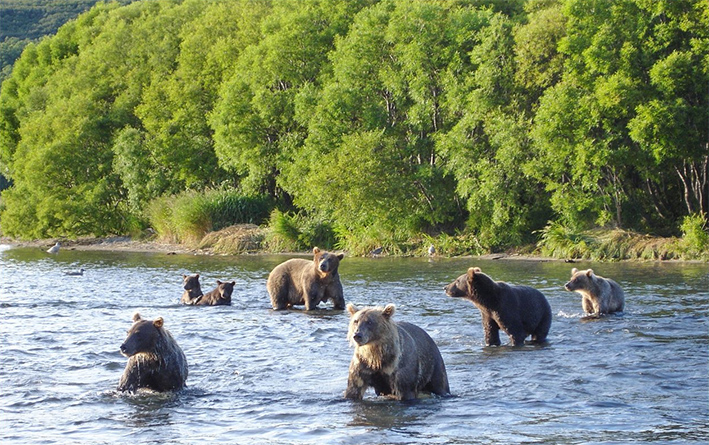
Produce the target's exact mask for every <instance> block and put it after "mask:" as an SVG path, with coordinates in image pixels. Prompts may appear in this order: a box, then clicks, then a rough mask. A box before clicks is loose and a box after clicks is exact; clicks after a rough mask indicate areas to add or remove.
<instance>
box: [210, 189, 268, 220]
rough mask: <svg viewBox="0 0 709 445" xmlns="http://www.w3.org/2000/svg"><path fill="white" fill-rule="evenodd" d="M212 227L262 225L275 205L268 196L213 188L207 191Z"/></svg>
mask: <svg viewBox="0 0 709 445" xmlns="http://www.w3.org/2000/svg"><path fill="white" fill-rule="evenodd" d="M206 199H207V207H208V213H209V215H210V218H211V220H212V229H213V230H221V229H223V228H225V227H229V226H232V225H234V224H256V225H261V224H262V223H263V222H264V221H265V220H266V219H267V218H268V217H269V213H270V211H271V208H272V207H273V204H272V202H271V200H270V199H269V198H268V197H267V196H263V195H262V196H245V195H243V194H242V193H241V192H240V191H238V190H234V189H231V190H213V191H209V192H207V193H206Z"/></svg>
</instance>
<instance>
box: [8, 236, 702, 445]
mask: <svg viewBox="0 0 709 445" xmlns="http://www.w3.org/2000/svg"><path fill="white" fill-rule="evenodd" d="M287 258H288V257H284V256H238V257H204V256H188V255H164V254H144V253H111V252H93V251H92V252H80V251H70V250H63V251H61V252H60V253H59V254H58V255H56V256H49V255H47V254H46V253H44V252H43V251H41V250H39V249H28V248H13V249H8V248H2V249H0V410H1V411H0V442H2V443H13V442H14V443H33V442H35V443H36V442H42V443H180V444H191V443H198V442H205V441H209V442H222V443H244V444H261V443H266V444H290V443H337V444H370V443H371V444H378V443H392V444H403V443H434V444H435V443H461V444H463V443H609V442H614V443H624V442H648V441H657V442H665V443H668V442H675V443H691V442H696V443H699V442H701V443H706V442H707V441H709V347H708V346H709V341H708V340H709V326H708V323H707V321H708V310H709V268H708V266H707V264H664V263H663V264H660V263H648V264H645V263H643V264H626V263H622V264H590V263H579V264H574V265H573V266H575V267H578V268H580V269H583V268H587V267H593V268H594V270H595V271H596V273H598V274H600V275H603V276H607V277H611V278H614V279H615V280H616V281H618V282H619V283H620V285H621V286H622V287H623V288H624V290H625V294H626V303H627V304H626V312H625V313H624V314H622V315H619V316H611V317H607V318H603V319H600V320H593V321H586V320H582V319H581V317H582V313H581V312H582V311H581V299H580V297H579V296H578V295H577V294H573V293H571V292H567V291H565V290H564V289H563V285H564V283H565V282H566V281H567V280H568V278H569V275H570V269H571V266H572V265H569V264H563V263H556V262H554V263H544V262H527V261H505V260H498V261H483V260H474V259H436V260H433V261H429V260H428V259H386V258H379V259H371V258H367V259H364V258H345V259H344V260H343V262H342V263H341V266H340V273H341V276H342V280H343V285H344V289H345V298H346V299H347V301H349V302H353V303H355V304H357V305H384V304H386V303H394V304H396V306H397V313H396V315H395V318H396V319H398V320H404V321H409V322H412V323H414V324H417V325H419V326H421V327H422V328H424V329H425V330H427V331H428V333H429V334H430V335H431V336H432V337H433V339H434V340H435V341H436V342H437V343H438V346H439V348H440V350H441V353H442V355H443V359H444V361H445V363H446V367H447V370H448V377H449V381H450V387H451V391H452V392H453V396H452V397H448V398H435V397H428V398H423V399H420V400H418V401H417V402H416V403H400V402H396V401H392V400H388V399H384V398H377V397H376V396H375V395H374V393H373V392H371V390H370V391H369V392H368V393H367V395H366V396H365V400H364V401H362V402H353V401H349V400H344V399H343V398H342V394H343V391H344V389H345V387H346V384H347V369H348V365H349V361H350V359H351V357H352V349H351V348H350V347H349V345H348V343H347V339H346V333H347V324H348V317H347V313H346V312H343V311H334V310H332V309H331V308H330V305H329V304H326V305H321V306H323V310H318V311H314V312H313V313H305V312H303V311H299V310H293V311H283V312H274V311H272V310H271V309H270V305H269V300H268V294H267V293H266V278H267V277H268V273H269V272H270V270H271V269H272V268H273V267H274V266H276V265H277V264H278V263H280V262H281V261H284V260H285V259H287ZM473 265H475V266H479V267H481V268H482V270H483V271H484V272H486V273H488V274H489V275H491V276H492V277H493V278H494V279H497V280H504V281H508V282H513V283H516V284H525V285H530V286H533V287H536V288H538V289H540V290H541V291H542V292H543V293H544V294H545V295H546V296H547V298H548V299H549V301H550V303H551V306H552V312H553V315H554V319H553V322H552V326H551V331H550V334H549V342H550V343H549V345H548V346H545V347H534V346H525V347H523V348H519V349H512V348H508V347H504V346H503V347H498V348H486V347H483V335H482V328H481V325H480V313H479V312H478V310H477V309H475V307H474V306H473V305H472V304H470V303H468V302H465V301H460V300H453V299H451V298H447V297H446V296H445V294H444V292H443V290H442V288H443V286H444V285H446V284H448V283H449V282H450V281H452V280H453V279H454V278H456V277H457V276H458V275H460V274H462V273H464V272H465V270H466V269H467V268H468V267H469V266H473ZM78 268H84V269H86V272H85V273H84V275H83V276H66V275H64V271H66V270H73V269H78ZM183 273H200V274H201V276H202V280H201V281H202V289H203V291H205V292H206V291H208V290H211V289H212V288H214V286H215V284H216V283H215V281H216V280H217V279H220V280H236V283H237V285H236V288H235V291H234V296H233V305H232V306H230V307H184V306H180V305H179V304H178V302H179V297H180V294H181V282H182V279H181V275H182V274H183ZM136 311H138V312H140V313H141V315H143V316H144V317H146V318H156V317H158V316H160V317H163V318H164V319H165V327H166V328H167V329H169V330H170V331H171V332H172V334H173V336H174V337H175V338H176V340H177V342H178V343H179V344H180V346H181V347H182V349H183V350H184V352H185V355H186V356H187V360H188V362H189V378H188V380H187V384H188V388H187V389H186V390H184V391H182V392H179V393H176V394H139V395H133V396H129V395H123V394H118V393H116V392H115V390H114V389H115V387H116V385H117V383H118V379H119V377H120V375H121V373H122V372H123V368H124V366H125V363H126V358H125V357H123V356H121V354H120V353H119V350H118V347H119V346H120V344H121V343H122V342H123V340H124V338H125V332H126V330H127V329H128V328H129V327H130V325H131V316H132V315H133V313H134V312H136ZM506 340H507V339H506V338H505V337H504V336H503V342H504V341H506Z"/></svg>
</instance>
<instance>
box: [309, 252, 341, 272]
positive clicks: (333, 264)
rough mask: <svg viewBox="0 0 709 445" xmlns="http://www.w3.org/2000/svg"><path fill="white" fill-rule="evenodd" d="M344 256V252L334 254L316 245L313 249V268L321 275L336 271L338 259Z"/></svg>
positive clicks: (338, 263)
mask: <svg viewBox="0 0 709 445" xmlns="http://www.w3.org/2000/svg"><path fill="white" fill-rule="evenodd" d="M344 257H345V255H344V254H342V253H341V254H339V255H335V254H334V253H330V252H326V251H324V250H320V249H318V248H317V247H315V248H314V249H313V263H314V264H315V268H316V269H317V271H318V272H319V273H320V274H321V275H329V274H333V273H336V272H337V268H338V267H339V265H340V261H341V260H342V259H343V258H344Z"/></svg>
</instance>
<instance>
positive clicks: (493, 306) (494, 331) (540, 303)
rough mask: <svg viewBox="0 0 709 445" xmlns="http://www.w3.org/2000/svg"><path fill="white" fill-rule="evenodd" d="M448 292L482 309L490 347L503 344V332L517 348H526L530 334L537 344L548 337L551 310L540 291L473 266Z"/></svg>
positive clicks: (486, 337) (453, 283)
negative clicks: (512, 283)
mask: <svg viewBox="0 0 709 445" xmlns="http://www.w3.org/2000/svg"><path fill="white" fill-rule="evenodd" d="M444 289H445V291H446V294H447V295H448V296H450V297H454V298H465V299H468V300H470V301H472V302H473V304H474V305H475V306H476V307H477V308H478V309H480V313H481V315H482V323H483V331H484V333H485V344H486V345H487V346H493V345H494V346H498V345H500V329H502V330H503V331H505V333H507V335H508V336H509V337H510V342H511V343H512V345H514V346H522V345H524V339H525V338H527V336H529V335H531V336H532V342H533V343H537V344H539V343H544V341H545V340H546V338H547V334H548V333H549V327H550V326H551V307H550V306H549V302H548V301H547V299H546V297H544V294H542V293H541V292H539V291H538V290H537V289H534V288H532V287H529V286H515V285H510V284H507V283H505V282H502V281H493V280H492V279H491V278H490V277H489V276H487V275H485V274H484V273H482V271H481V270H480V268H479V267H471V268H470V269H468V273H467V274H465V275H461V276H460V277H458V279H456V280H455V281H454V282H452V283H451V284H449V285H448V286H446V287H445V288H444Z"/></svg>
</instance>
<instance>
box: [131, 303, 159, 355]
mask: <svg viewBox="0 0 709 445" xmlns="http://www.w3.org/2000/svg"><path fill="white" fill-rule="evenodd" d="M162 326H163V319H162V317H159V318H156V319H155V320H145V319H143V318H141V317H140V314H138V313H136V314H135V315H133V325H132V326H131V328H130V329H129V330H128V336H127V337H126V341H124V342H123V344H122V345H121V354H123V355H125V356H126V357H131V356H133V355H135V354H138V353H141V352H146V353H153V352H155V349H156V345H157V343H158V340H159V338H160V337H161V336H162V335H163V334H162Z"/></svg>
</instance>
